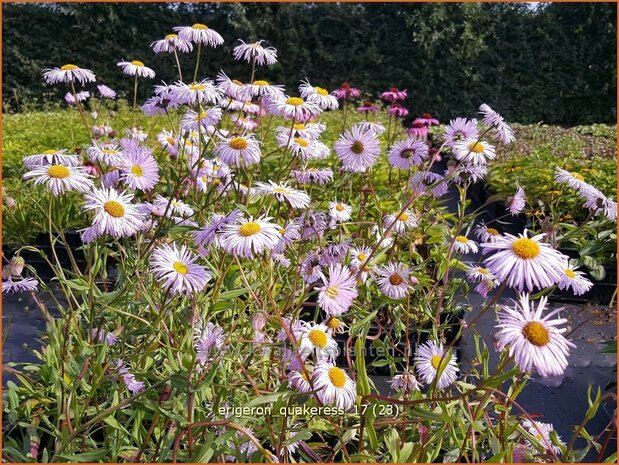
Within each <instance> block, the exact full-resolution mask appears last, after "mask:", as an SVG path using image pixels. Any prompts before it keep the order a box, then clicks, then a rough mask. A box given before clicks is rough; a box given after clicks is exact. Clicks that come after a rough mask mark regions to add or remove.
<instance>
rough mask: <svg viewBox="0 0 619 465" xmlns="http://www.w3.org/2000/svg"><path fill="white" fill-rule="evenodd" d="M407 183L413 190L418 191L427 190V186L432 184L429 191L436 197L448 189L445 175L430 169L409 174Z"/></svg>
mask: <svg viewBox="0 0 619 465" xmlns="http://www.w3.org/2000/svg"><path fill="white" fill-rule="evenodd" d="M408 184H409V186H410V187H411V189H412V190H413V191H414V192H419V193H426V192H428V188H429V187H430V186H432V188H431V189H430V193H431V194H432V196H433V197H435V198H437V199H438V198H440V197H442V196H443V195H445V194H446V193H447V191H448V189H449V185H448V183H447V181H446V180H445V177H444V176H441V175H440V174H438V173H433V172H432V171H426V172H421V171H418V172H417V173H415V174H414V175H413V176H411V178H410V180H409V182H408Z"/></svg>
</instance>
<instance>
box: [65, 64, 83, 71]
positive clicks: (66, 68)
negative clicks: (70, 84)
mask: <svg viewBox="0 0 619 465" xmlns="http://www.w3.org/2000/svg"><path fill="white" fill-rule="evenodd" d="M60 69H61V70H62V71H73V70H74V69H79V66H77V65H64V66H63V67H62V68H60Z"/></svg>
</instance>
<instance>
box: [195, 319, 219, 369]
mask: <svg viewBox="0 0 619 465" xmlns="http://www.w3.org/2000/svg"><path fill="white" fill-rule="evenodd" d="M193 348H194V350H195V351H196V362H198V364H199V365H201V366H205V365H206V364H208V363H209V362H210V361H211V360H213V359H214V358H215V357H216V356H217V355H219V354H221V353H222V352H223V351H225V350H226V332H225V330H224V329H223V328H222V327H221V326H219V325H216V324H215V323H212V322H210V321H207V322H206V323H205V322H204V321H203V320H202V319H200V321H198V323H197V324H196V327H195V328H194V336H193Z"/></svg>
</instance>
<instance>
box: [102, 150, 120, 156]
mask: <svg viewBox="0 0 619 465" xmlns="http://www.w3.org/2000/svg"><path fill="white" fill-rule="evenodd" d="M101 152H103V153H105V154H106V155H112V154H116V153H118V152H117V151H116V150H114V149H101Z"/></svg>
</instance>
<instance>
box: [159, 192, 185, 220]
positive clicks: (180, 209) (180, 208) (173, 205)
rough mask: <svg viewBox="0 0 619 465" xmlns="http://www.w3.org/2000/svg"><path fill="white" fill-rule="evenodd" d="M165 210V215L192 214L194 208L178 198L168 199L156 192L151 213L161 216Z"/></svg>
mask: <svg viewBox="0 0 619 465" xmlns="http://www.w3.org/2000/svg"><path fill="white" fill-rule="evenodd" d="M166 210H167V215H168V216H169V215H180V216H191V215H193V214H194V209H193V208H191V206H190V205H188V204H186V203H185V202H183V201H182V200H179V199H168V198H166V197H163V196H162V195H159V194H157V196H156V197H155V200H154V202H153V209H152V213H153V214H154V215H156V216H163V214H164V212H165V211H166Z"/></svg>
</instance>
